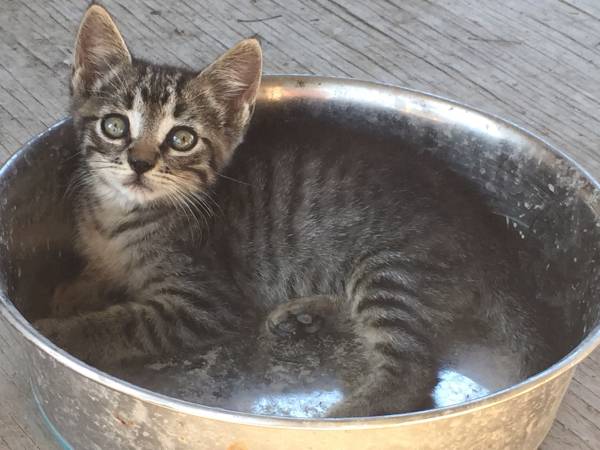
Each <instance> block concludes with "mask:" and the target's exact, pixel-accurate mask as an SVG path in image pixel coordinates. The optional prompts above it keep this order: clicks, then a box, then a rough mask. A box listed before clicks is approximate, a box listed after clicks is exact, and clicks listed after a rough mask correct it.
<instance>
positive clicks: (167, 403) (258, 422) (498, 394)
mask: <svg viewBox="0 0 600 450" xmlns="http://www.w3.org/2000/svg"><path fill="white" fill-rule="evenodd" d="M265 85H267V86H268V85H273V86H281V85H283V86H286V87H295V88H297V89H306V88H307V87H310V88H311V89H317V90H319V89H321V90H322V89H324V88H327V87H330V88H335V87H353V88H366V89H377V90H381V91H384V93H386V94H391V95H407V94H408V95H412V96H416V97H420V98H421V99H423V100H429V101H432V100H434V101H438V102H441V103H444V104H447V105H449V106H452V107H455V108H456V107H457V108H461V109H463V110H465V111H468V112H471V113H475V114H477V115H478V116H480V117H482V118H485V119H488V120H491V121H493V122H496V123H497V124H500V125H503V126H505V127H507V128H508V129H509V130H511V131H512V132H514V133H516V134H517V135H520V136H521V137H523V138H525V139H527V140H528V141H531V142H535V143H537V144H538V145H539V144H541V146H542V147H543V148H544V150H546V151H548V152H549V154H550V155H551V156H552V157H554V158H555V160H563V161H566V162H567V163H568V164H569V165H570V166H571V167H572V168H573V169H575V170H576V172H578V173H579V174H580V175H581V176H583V177H584V178H585V179H586V180H587V181H588V182H589V183H590V184H591V185H592V186H593V187H594V189H595V190H596V191H598V192H600V183H599V182H598V181H596V179H595V178H594V177H593V176H592V175H591V174H590V173H589V172H588V171H587V170H586V169H585V168H583V167H582V166H581V165H580V164H579V163H577V162H576V161H575V160H574V159H573V158H572V157H571V156H569V155H568V154H566V153H564V152H563V151H561V150H559V149H558V148H556V147H554V146H553V145H552V144H550V143H548V142H547V141H545V140H544V139H543V138H541V137H539V136H537V135H536V134H534V133H532V132H530V131H527V130H526V129H524V128H522V127H520V126H518V125H516V124H515V123H513V122H511V121H509V120H506V119H503V118H501V117H499V116H496V115H494V114H490V113H487V112H485V111H482V110H480V109H478V108H473V107H470V106H468V105H467V104H465V103H462V102H458V101H455V100H451V99H448V98H445V97H443V96H439V95H435V94H431V93H428V92H425V91H420V90H416V89H410V88H406V87H400V86H396V85H392V84H386V83H377V82H372V81H363V80H356V79H350V78H343V77H322V76H313V75H264V76H263V80H262V86H261V88H262V87H265ZM70 120H71V119H70V118H64V119H62V120H60V121H59V122H57V123H55V124H54V125H52V126H51V127H50V128H48V129H47V130H45V131H43V132H42V133H39V134H37V135H36V136H34V137H33V138H31V139H30V140H29V141H27V142H26V143H25V144H24V145H23V146H22V147H21V148H20V149H19V150H18V151H16V152H15V153H14V154H13V155H12V156H11V157H10V158H9V159H8V160H7V161H6V162H5V163H4V164H3V165H2V167H1V168H0V177H3V176H5V175H6V174H7V173H8V172H9V171H10V170H11V167H12V166H13V165H14V164H16V162H17V161H18V160H20V159H21V158H22V157H23V155H24V153H25V152H26V151H27V149H28V148H29V147H30V146H31V145H33V144H34V143H36V142H37V141H38V140H40V139H42V138H43V137H44V136H47V135H49V134H51V133H52V132H54V131H55V130H57V129H59V128H61V127H63V126H65V125H66V124H68V123H69V122H70ZM0 313H1V314H2V316H3V317H4V318H5V319H6V320H7V322H8V323H9V324H10V325H11V326H12V327H13V328H14V329H15V330H16V331H17V332H18V333H20V334H21V335H22V337H24V338H25V339H27V340H28V341H29V342H30V343H31V344H33V345H34V346H35V347H36V348H37V349H38V350H39V351H42V352H44V353H46V354H47V355H48V356H50V357H51V358H53V359H54V360H55V361H56V362H58V363H60V364H61V365H63V366H64V367H66V368H67V369H69V370H71V371H73V372H75V373H77V374H78V375H80V376H83V377H85V378H86V379H88V380H90V381H93V382H95V383H97V384H99V385H102V386H103V387H104V388H107V389H109V390H112V391H116V392H118V393H119V394H124V395H127V396H130V397H133V398H134V399H136V400H138V401H142V402H145V403H150V404H153V405H155V406H158V407H162V408H166V409H168V410H172V411H176V412H179V413H182V414H186V415H191V416H197V417H200V418H204V419H208V420H214V421H220V422H227V423H234V424H239V425H248V426H254V427H260V428H287V429H310V430H332V429H344V430H350V429H361V428H387V427H392V426H393V427H397V426H400V425H408V424H413V423H415V422H420V423H422V422H429V421H435V420H439V419H442V418H445V417H448V416H460V415H463V414H467V413H471V412H473V411H477V410H481V409H485V408H488V407H490V406H492V405H495V404H497V403H502V402H505V401H508V400H509V399H511V398H514V397H517V396H520V395H523V394H525V393H527V392H529V391H531V390H533V389H536V388H537V387H539V386H540V385H543V384H545V383H547V382H550V381H552V380H553V379H555V378H557V377H559V376H561V375H564V374H566V373H567V372H569V371H570V370H571V369H573V368H574V367H575V366H576V365H577V364H579V363H580V362H581V361H582V360H583V359H584V358H586V357H587V356H588V355H589V354H590V353H591V352H592V351H593V350H594V349H595V348H596V347H598V346H600V324H598V325H596V326H595V327H594V328H593V329H591V330H590V331H589V332H588V334H587V336H586V337H585V338H584V339H583V340H581V342H580V343H579V344H578V345H577V346H576V347H575V348H574V349H572V350H571V351H570V352H569V353H568V354H567V355H566V356H564V357H563V358H561V359H560V360H558V361H557V362H555V363H554V364H552V365H551V366H550V367H548V368H546V369H545V370H544V371H542V372H540V373H538V374H536V375H534V376H532V377H529V378H527V379H525V380H523V381H521V382H519V383H517V384H515V385H512V386H509V387H507V388H504V389H501V390H499V391H495V392H493V393H490V394H488V395H485V396H483V397H479V398H476V399H473V400H469V401H467V402H463V403H459V404H456V405H451V406H446V407H442V408H435V409H431V410H425V411H417V412H409V413H402V414H393V415H387V416H373V417H354V418H292V417H278V416H267V415H258V414H252V413H246V412H237V411H232V410H227V409H224V408H218V407H211V406H204V405H200V404H197V403H193V402H189V401H186V400H181V399H177V398H174V397H170V396H167V395H164V394H160V393H157V392H154V391H151V390H149V389H146V388H143V387H141V386H137V385H134V384H132V383H130V382H128V381H125V380H121V379H119V378H117V377H115V376H113V375H110V374H108V373H105V372H103V371H101V370H99V369H96V368H94V367H92V366H90V365H88V364H86V363H84V362H83V361H80V360H79V359H77V358H75V357H74V356H71V355H70V354H69V353H67V352H66V351H64V350H62V349H60V348H59V347H57V346H56V345H54V344H53V343H52V342H51V341H49V340H48V339H47V338H46V337H44V336H42V335H41V334H40V333H38V331H37V330H35V328H34V327H33V326H32V325H31V323H30V322H28V321H27V320H26V319H25V317H23V315H22V314H21V313H20V312H19V311H18V310H17V308H16V307H15V306H14V304H13V303H12V302H11V301H10V300H9V299H8V295H7V293H6V292H5V289H4V288H3V287H0Z"/></svg>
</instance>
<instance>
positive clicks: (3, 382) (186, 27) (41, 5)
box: [0, 0, 600, 450]
mask: <svg viewBox="0 0 600 450" xmlns="http://www.w3.org/2000/svg"><path fill="white" fill-rule="evenodd" d="M103 3H104V4H105V5H106V6H107V7H108V8H109V9H110V11H111V12H112V13H113V15H115V16H116V18H117V21H118V23H119V25H120V26H121V28H122V30H123V31H124V34H125V36H126V38H127V40H128V42H130V46H131V47H132V49H133V51H134V52H135V53H136V54H138V55H139V56H143V57H146V58H148V59H151V60H157V61H164V62H169V63H173V64H182V65H186V66H190V67H202V66H204V65H205V64H206V63H208V62H209V61H211V60H212V59H213V58H214V57H215V56H217V55H218V54H219V53H220V52H222V51H223V50H225V48H227V47H229V46H230V45H232V44H233V43H234V42H235V41H237V40H239V39H241V38H242V37H247V36H251V35H258V36H259V37H260V38H261V40H262V43H263V46H264V52H265V58H266V67H265V69H266V72H267V73H308V74H321V75H331V76H344V77H355V78H362V79H367V80H374V81H382V82H388V83H395V84H400V85H405V86H408V87H411V88H414V89H421V90H426V91H431V92H433V93H436V94H439V95H442V96H446V97H451V98H454V99H457V100H460V101H462V102H465V103H468V104H470V105H472V106H475V107H478V108H481V109H485V110H487V111H489V112H491V113H495V114H498V115H501V116H503V117H506V118H508V119H510V120H512V121H514V122H516V123H517V124H519V125H523V126H525V127H526V128H528V129H530V130H532V131H534V132H535V133H537V134H538V135H540V136H542V137H543V138H545V139H547V140H549V141H550V142H552V143H554V144H556V145H557V146H558V147H560V148H562V149H564V150H566V151H567V152H569V153H570V154H571V155H572V156H574V157H575V159H576V160H578V161H579V162H581V163H582V164H584V165H585V166H586V167H587V168H588V169H589V170H590V171H591V172H592V173H593V174H594V175H596V176H600V127H599V126H598V125H599V123H598V119H597V116H598V113H599V111H600V104H599V100H600V2H598V1H597V0H503V1H502V2H498V1H495V0H377V1H373V2H359V1H350V0H305V1H298V0H289V1H284V0H250V1H234V0H224V1H218V0H204V1H202V2H198V1H194V0H176V1H172V2H163V1H158V0H137V1H115V0H107V1H104V2H103ZM86 5H87V1H68V0H55V1H52V2H47V1H43V0H2V1H0V36H1V39H0V160H4V159H6V158H8V157H9V156H10V155H11V154H12V153H13V152H14V151H15V150H16V149H17V148H19V147H20V146H21V145H22V144H23V143H24V142H26V141H27V140H28V139H30V138H31V137H32V136H34V135H35V134H36V133H39V132H41V131H43V130H44V129H45V128H46V127H47V126H49V125H50V124H52V123H53V122H55V121H56V120H58V119H59V118H61V117H63V116H64V115H66V111H67V103H68V99H67V79H68V74H69V68H68V66H69V63H70V58H71V47H72V44H73V37H74V33H75V30H76V27H77V23H78V21H79V19H80V18H81V15H82V13H83V11H84V9H85V7H86ZM14 345H15V344H14V340H12V339H11V337H10V336H9V334H8V331H7V330H5V329H0V399H2V401H1V404H0V448H1V449H10V450H16V449H36V448H40V449H46V448H49V447H48V445H47V444H46V443H45V442H46V441H45V439H46V437H47V435H46V431H45V430H44V427H43V426H42V425H41V424H40V423H39V419H37V416H36V415H34V414H33V412H32V411H33V405H32V404H31V400H30V399H29V394H28V386H27V384H26V377H25V375H24V374H22V373H20V372H19V365H18V363H17V360H16V358H17V356H16V353H17V352H15V350H14ZM599 378H600V352H596V353H595V354H594V355H593V356H592V357H591V358H590V359H588V360H587V362H586V363H584V364H583V366H582V367H581V368H580V369H579V370H578V372H577V374H576V377H575V381H574V383H573V386H572V387H571V389H570V391H569V393H568V394H567V397H566V398H565V402H564V404H563V406H562V407H561V409H560V412H559V417H558V419H557V421H556V424H555V426H554V428H553V429H552V431H551V433H550V435H549V436H548V438H547V440H546V441H545V443H544V444H543V446H542V448H543V449H544V450H559V449H560V450H562V449H568V448H569V449H570V448H572V449H590V450H591V449H597V448H600V426H599V424H600V379H599Z"/></svg>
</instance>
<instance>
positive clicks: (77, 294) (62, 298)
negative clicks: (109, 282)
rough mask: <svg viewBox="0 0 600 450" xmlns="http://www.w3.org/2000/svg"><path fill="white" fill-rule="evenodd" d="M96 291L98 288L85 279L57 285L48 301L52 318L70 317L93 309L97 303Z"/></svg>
mask: <svg viewBox="0 0 600 450" xmlns="http://www.w3.org/2000/svg"><path fill="white" fill-rule="evenodd" d="M98 290H99V287H98V286H94V285H93V284H91V283H90V282H88V281H87V280H86V279H78V280H75V281H73V282H70V283H63V284H60V285H58V286H57V287H56V289H55V290H54V295H53V296H52V300H51V301H50V311H51V315H52V317H70V316H74V315H75V314H78V313H82V312H85V311H89V310H91V309H93V308H94V307H95V306H96V303H97V302H98Z"/></svg>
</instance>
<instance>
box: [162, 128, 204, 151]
mask: <svg viewBox="0 0 600 450" xmlns="http://www.w3.org/2000/svg"><path fill="white" fill-rule="evenodd" d="M197 141H198V136H197V135H196V133H195V132H194V130H192V129H191V128H187V127H177V128H173V129H172V130H171V132H170V133H169V137H168V138H167V142H168V144H169V146H170V147H171V148H172V149H173V150H177V151H178V152H185V151H187V150H190V149H192V148H193V147H194V145H196V142H197Z"/></svg>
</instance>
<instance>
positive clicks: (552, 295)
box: [0, 76, 600, 450]
mask: <svg viewBox="0 0 600 450" xmlns="http://www.w3.org/2000/svg"><path fill="white" fill-rule="evenodd" d="M305 119H306V120H308V119H310V121H309V122H310V123H313V124H317V125H315V126H314V129H309V130H306V131H307V133H332V132H333V133H335V132H341V130H343V129H344V128H345V127H352V128H353V129H358V130H362V131H364V132H365V133H367V134H368V135H372V136H373V142H374V143H376V142H378V141H379V140H381V139H387V140H389V139H392V140H394V139H396V140H398V141H399V142H400V141H401V142H403V143H404V145H403V148H411V149H414V151H423V150H426V151H430V152H432V153H434V154H435V155H436V156H437V157H439V158H441V159H442V160H444V161H445V162H446V163H447V165H448V167H449V168H451V169H452V170H454V171H456V172H458V173H459V174H461V175H463V176H464V177H465V178H467V179H468V180H470V181H471V182H472V183H473V185H474V186H476V187H477V188H478V189H479V190H480V192H481V193H482V194H483V197H484V198H485V200H486V201H487V203H488V204H489V207H490V208H491V209H492V210H493V211H494V212H495V213H496V214H499V215H501V216H504V217H505V218H506V223H507V226H509V227H511V228H513V229H514V231H515V233H517V234H518V235H519V236H520V237H521V238H522V241H523V248H524V252H523V254H524V258H525V259H526V260H527V264H528V265H529V266H530V268H531V273H532V274H533V275H532V276H533V277H534V278H535V281H536V283H537V301H538V302H539V304H540V305H542V306H543V308H544V309H546V310H548V311H550V310H551V311H553V312H554V316H555V317H559V318H560V323H559V326H557V327H555V328H554V329H553V326H554V325H553V324H552V322H548V323H545V324H544V325H545V328H546V329H549V331H550V332H551V334H553V335H554V336H555V342H556V347H557V349H556V350H557V352H559V353H560V355H561V356H560V357H557V360H556V362H555V364H554V365H552V366H551V367H550V368H548V369H547V370H545V371H544V372H542V373H540V374H538V375H536V376H534V377H531V378H529V379H527V380H521V381H518V382H517V383H516V384H514V385H510V386H506V385H501V386H498V387H499V388H500V390H498V391H497V392H494V393H491V394H489V395H486V396H483V397H481V398H478V399H475V400H471V401H467V402H463V403H461V404H458V405H452V406H444V403H443V402H441V403H438V404H439V405H440V406H442V407H439V408H437V409H433V410H430V411H424V412H418V413H410V414H401V415H395V416H387V417H374V418H357V419H329V420H325V419H319V418H314V419H309V418H282V417H273V416H260V415H257V414H251V413H240V412H232V411H228V410H226V409H223V408H215V407H207V406H201V405H199V404H197V403H192V402H189V401H184V400H180V399H176V398H173V397H169V396H166V395H163V394H159V393H156V392H153V391H151V390H148V389H145V388H142V387H139V386H136V385H134V384H132V383H129V382H126V381H123V380H121V379H119V378H117V377H115V376H112V375H109V374H107V373H104V372H101V371H99V370H97V369H95V368H93V367H90V366H87V365H86V364H84V363H82V362H81V361H79V360H77V359H75V358H73V357H71V356H70V355H68V354H67V353H65V352H64V351H62V350H60V349H59V348H57V347H55V346H54V345H53V344H52V343H50V342H49V341H48V340H46V339H45V338H44V337H42V336H41V335H39V334H38V333H37V332H36V331H35V330H34V329H33V328H32V327H31V325H30V323H29V322H28V320H27V319H29V320H34V319H35V318H37V317H40V316H43V315H44V314H45V312H47V303H48V299H49V297H50V295H51V292H52V290H53V288H54V286H55V285H56V283H57V282H58V281H59V280H61V279H64V278H66V277H68V276H69V275H70V274H69V272H71V271H73V270H74V268H75V267H76V266H77V262H76V258H75V257H74V256H73V254H72V251H71V250H72V249H71V247H72V246H71V240H72V238H71V236H72V210H71V207H72V206H71V203H70V197H69V195H68V194H66V191H67V185H68V179H69V175H70V174H71V172H72V170H73V165H74V158H73V155H74V154H75V150H74V148H73V142H74V139H73V131H72V128H71V124H70V122H69V121H64V122H61V123H59V124H57V125H56V126H54V127H53V128H51V129H50V130H48V131H47V132H45V133H43V134H42V135H40V136H38V137H36V138H35V139H34V140H32V141H31V142H30V143H29V144H27V145H26V146H25V147H24V148H23V149H22V150H20V151H19V152H18V153H17V154H16V155H15V156H14V157H13V158H12V159H11V160H10V161H9V162H8V163H7V164H6V165H5V166H4V167H3V169H2V171H1V173H0V246H1V249H0V255H1V259H0V311H1V312H2V314H1V315H0V317H1V318H2V320H4V321H6V322H7V323H9V324H10V325H11V329H12V331H13V332H14V335H15V338H16V340H17V341H18V342H19V344H20V345H22V347H23V348H22V352H21V353H22V355H23V364H24V365H25V366H26V367H27V369H28V373H29V374H30V376H31V386H32V396H34V398H35V401H36V403H37V405H38V406H39V409H40V413H41V414H42V416H43V417H44V418H45V419H46V421H47V423H48V425H49V426H50V428H51V430H52V432H53V433H54V435H55V437H56V438H57V439H58V441H59V442H60V443H61V444H62V445H63V446H64V447H65V448H81V449H109V448H110V449H113V448H149V449H156V448H164V449H184V448H185V449H187V448H194V449H223V450H225V449H227V450H244V449H245V450H250V449H260V450H270V449H273V450H275V449H277V450H280V449H287V450H294V449H303V450H304V449H307V448H310V449H313V450H317V449H327V450H331V449H344V450H351V449H361V450H364V449H376V450H385V449H411V450H413V449H421V448H422V449H466V448H469V449H475V448H486V449H505V448H519V449H533V448H537V446H538V445H539V444H540V443H541V441H542V440H543V438H544V437H545V435H546V433H547V432H548V430H549V428H550V426H551V424H552V421H553V420H554V417H555V414H556V411H557V409H558V406H559V404H560V402H561V400H562V397H563V395H564V393H565V391H566V389H567V387H568V384H569V382H570V380H571V377H572V375H573V371H574V369H575V366H576V365H577V364H578V363H580V362H581V361H582V360H583V359H584V358H585V357H586V356H587V355H589V353H590V352H591V351H592V350H593V349H594V347H596V346H597V345H598V344H599V343H600V295H598V294H599V292H598V291H599V289H600V266H599V265H598V264H597V261H598V258H599V256H600V255H599V249H600V236H599V235H600V228H599V226H600V225H599V220H598V218H599V216H600V190H599V187H598V184H597V182H595V181H594V180H593V179H592V178H591V177H590V176H589V174H587V173H586V172H585V171H584V170H583V169H582V168H580V167H579V166H578V165H577V164H576V163H574V162H573V161H572V160H571V159H570V158H568V157H567V156H565V155H564V154H562V153H560V152H559V151H557V150H555V149H553V148H552V147H551V146H549V145H548V144H546V143H544V142H543V141H541V140H540V139H538V138H536V137H534V136H532V135H531V134H529V133H527V132H525V131H523V130H521V129H519V128H518V127H516V126H514V125H512V124H510V123H507V122H505V121H503V120H500V119H498V118H496V117H493V116H490V115H487V114H484V113H481V112H478V111H474V110H472V109H470V108H467V107H465V106H463V105H460V104H457V103H454V102H451V101H448V100H444V99H440V98H438V97H434V96H431V95H427V94H423V93H420V92H415V91H410V90H406V89H401V88H396V87H390V86H383V85H378V84H372V83H365V82H358V81H348V80H339V79H328V78H317V77H295V76H280V77H265V79H264V81H263V86H262V89H261V93H260V97H259V101H258V106H257V112H256V118H255V120H254V121H253V134H254V136H261V133H263V134H268V133H269V130H270V129H272V127H277V126H278V124H283V123H287V124H288V126H289V125H290V124H292V126H293V124H294V123H296V122H295V121H299V120H305ZM304 123H308V122H306V121H305V122H304ZM374 145H375V144H374ZM545 317H546V316H545V315H542V316H540V321H543V320H546V319H545ZM484 353H485V352H484ZM130 379H132V378H130ZM458 384H459V385H460V383H458ZM505 384H506V383H505Z"/></svg>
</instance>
